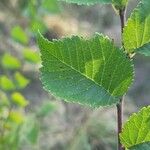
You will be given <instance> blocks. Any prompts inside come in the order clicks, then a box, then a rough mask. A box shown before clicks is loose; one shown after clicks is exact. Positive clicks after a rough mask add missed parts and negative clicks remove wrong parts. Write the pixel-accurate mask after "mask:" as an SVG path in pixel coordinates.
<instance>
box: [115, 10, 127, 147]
mask: <svg viewBox="0 0 150 150" xmlns="http://www.w3.org/2000/svg"><path fill="white" fill-rule="evenodd" d="M125 12H126V8H123V9H120V10H119V16H120V22H121V36H122V33H123V28H124V26H125V14H126V13H125ZM122 47H124V43H123V40H122ZM123 101H124V96H123V97H122V98H121V99H120V102H119V103H118V104H117V125H118V150H125V148H124V147H123V145H122V144H121V142H120V138H119V134H120V133H121V131H122V124H123Z"/></svg>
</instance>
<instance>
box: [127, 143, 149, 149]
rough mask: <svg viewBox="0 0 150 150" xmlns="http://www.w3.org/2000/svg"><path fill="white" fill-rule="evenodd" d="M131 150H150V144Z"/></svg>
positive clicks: (137, 146) (140, 145)
mask: <svg viewBox="0 0 150 150" xmlns="http://www.w3.org/2000/svg"><path fill="white" fill-rule="evenodd" d="M129 150H150V142H147V143H142V144H139V145H136V146H133V147H131V148H130V149H129Z"/></svg>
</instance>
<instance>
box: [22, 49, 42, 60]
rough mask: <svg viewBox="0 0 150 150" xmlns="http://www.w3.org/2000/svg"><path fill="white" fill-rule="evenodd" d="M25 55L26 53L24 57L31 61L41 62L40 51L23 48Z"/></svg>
mask: <svg viewBox="0 0 150 150" xmlns="http://www.w3.org/2000/svg"><path fill="white" fill-rule="evenodd" d="M23 55H24V58H25V59H26V60H27V61H29V62H31V63H39V62H40V56H39V53H37V52H35V51H33V50H32V49H29V48H25V49H24V50H23Z"/></svg>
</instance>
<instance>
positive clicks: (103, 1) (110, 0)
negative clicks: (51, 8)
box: [61, 0, 112, 5]
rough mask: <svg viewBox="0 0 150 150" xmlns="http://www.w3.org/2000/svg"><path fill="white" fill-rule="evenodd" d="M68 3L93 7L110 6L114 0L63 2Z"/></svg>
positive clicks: (71, 0) (68, 0)
mask: <svg viewBox="0 0 150 150" xmlns="http://www.w3.org/2000/svg"><path fill="white" fill-rule="evenodd" d="M61 1H66V2H68V3H77V4H78V5H93V4H97V3H102V4H110V3H111V2H112V0H61Z"/></svg>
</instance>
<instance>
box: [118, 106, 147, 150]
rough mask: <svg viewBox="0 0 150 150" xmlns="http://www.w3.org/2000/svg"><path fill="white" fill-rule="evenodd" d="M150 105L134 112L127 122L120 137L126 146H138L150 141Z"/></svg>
mask: <svg viewBox="0 0 150 150" xmlns="http://www.w3.org/2000/svg"><path fill="white" fill-rule="evenodd" d="M149 114H150V106H148V107H144V108H143V109H141V110H140V111H139V112H138V113H137V114H133V115H132V116H131V117H130V119H129V120H128V121H127V122H126V123H125V125H124V127H123V130H122V133H121V134H120V139H121V142H122V144H123V145H124V146H125V147H126V148H129V149H130V148H132V147H134V146H135V147H136V146H137V147H138V145H139V144H142V143H146V142H150V132H149V131H150V115H149Z"/></svg>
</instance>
